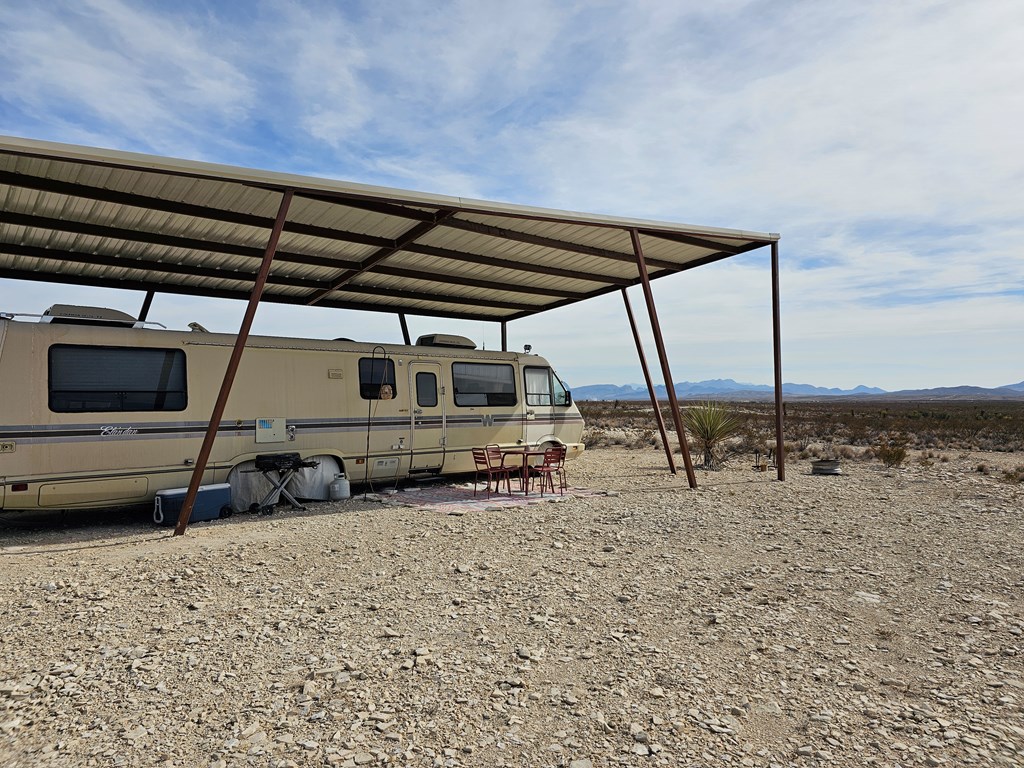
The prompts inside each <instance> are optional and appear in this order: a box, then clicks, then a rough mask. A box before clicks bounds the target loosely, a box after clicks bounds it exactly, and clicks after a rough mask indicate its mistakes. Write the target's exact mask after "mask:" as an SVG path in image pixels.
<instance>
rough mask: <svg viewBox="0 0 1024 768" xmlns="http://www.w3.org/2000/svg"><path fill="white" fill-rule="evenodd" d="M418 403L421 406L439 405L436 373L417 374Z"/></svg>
mask: <svg viewBox="0 0 1024 768" xmlns="http://www.w3.org/2000/svg"><path fill="white" fill-rule="evenodd" d="M416 405H418V406H420V407H421V408H433V407H434V406H436V405H437V376H435V375H434V374H432V373H427V372H421V373H417V374H416Z"/></svg>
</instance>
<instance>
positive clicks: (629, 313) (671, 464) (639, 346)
mask: <svg viewBox="0 0 1024 768" xmlns="http://www.w3.org/2000/svg"><path fill="white" fill-rule="evenodd" d="M622 301H623V302H624V303H625V305H626V317H628V318H629V328H630V330H632V331H633V341H634V342H635V343H636V353H637V355H639V356H640V368H641V369H642V370H643V372H644V382H646V384H647V391H648V392H649V393H650V395H651V406H652V407H653V408H654V418H655V420H656V421H657V422H658V432H659V433H660V434H661V444H662V445H663V446H665V458H667V459H668V468H669V469H670V470H671V471H672V474H673V475H674V474H677V470H676V459H675V457H674V456H673V455H672V446H671V445H670V444H669V442H668V433H667V432H666V431H665V418H664V417H663V416H662V415H661V403H659V402H658V395H657V394H656V393H655V391H654V382H653V381H651V371H650V369H649V368H648V367H647V356H646V355H645V354H644V347H643V343H642V342H641V341H640V332H639V331H638V330H637V328H636V319H635V318H634V317H633V307H632V306H630V303H629V295H628V294H627V293H626V289H625V288H623V289H622Z"/></svg>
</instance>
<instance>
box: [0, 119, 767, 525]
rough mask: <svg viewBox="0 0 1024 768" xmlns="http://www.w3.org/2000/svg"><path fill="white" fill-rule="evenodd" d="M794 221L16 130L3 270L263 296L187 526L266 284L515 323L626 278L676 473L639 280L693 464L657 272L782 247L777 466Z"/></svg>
mask: <svg viewBox="0 0 1024 768" xmlns="http://www.w3.org/2000/svg"><path fill="white" fill-rule="evenodd" d="M778 239H779V236H778V235H777V234H772V233H758V232H748V231H743V230H734V229H718V228H711V227H697V226H691V225H685V224H673V223H666V222H656V221H646V220H640V219H627V218H617V217H611V216H600V215H596V214H584V213H575V212H569V211H560V210H551V209H544V208H531V207H526V206H519V205H510V204H504V203H494V202H487V201H482V200H471V199H466V198H461V197H450V196H445V195H430V194H424V193H420V192H411V191H407V190H399V189H389V188H384V187H374V186H368V185H363V184H353V183H349V182H342V181H334V180H328V179H318V178H312V177H306V176H296V175H291V174H285V173H275V172H270V171H259V170H250V169H245V168H237V167H232V166H224V165H216V164H212V163H200V162H193V161H186V160H177V159H171V158H164V157H155V156H150V155H143V154H136V153H131V152H119V151H114V150H105V149H95V148H89V147H79V146H72V145H67V144H56V143H51V142H43V141H35V140H29V139H22V138H15V137H2V136H0V278H10V279H19V280H37V281H46V282H56V283H73V284H76V285H88V286H100V287H110V288H122V289H129V290H138V291H144V292H145V294H146V298H145V300H144V302H143V305H142V308H141V310H140V313H139V316H140V319H145V317H146V314H147V312H148V310H149V305H150V302H151V301H152V298H153V296H154V294H156V293H160V292H164V293H179V294H190V295H195V296H208V297H217V298H231V299H245V300H247V301H248V307H247V310H246V313H245V317H244V319H243V321H242V325H241V327H240V329H239V332H238V339H237V343H236V346H235V349H234V353H233V355H232V358H231V362H230V363H229V365H228V369H227V371H226V372H225V376H224V380H223V385H222V388H221V393H220V397H219V398H218V402H217V406H216V407H215V409H214V412H213V414H212V415H211V418H210V425H209V428H208V430H207V434H206V438H205V439H204V441H203V446H202V449H201V451H200V453H199V456H198V458H197V460H196V467H195V471H194V473H193V476H192V481H191V483H190V493H189V498H188V499H187V500H186V504H185V508H184V509H183V510H182V518H181V521H179V525H178V528H177V529H176V531H175V532H176V533H178V534H180V533H182V532H184V529H185V523H186V522H187V520H188V516H189V513H190V510H191V502H192V498H193V497H194V494H195V491H196V489H197V488H198V486H199V484H200V479H201V478H202V474H203V471H204V469H205V465H206V462H207V459H208V457H209V453H210V449H211V448H212V446H213V440H214V437H215V435H216V430H217V426H218V424H219V422H220V418H221V416H222V413H223V408H224V405H225V402H226V400H227V394H228V392H230V388H231V384H232V381H233V378H234V375H235V371H236V370H237V365H238V361H239V359H240V358H241V354H242V350H243V348H244V346H245V342H246V339H247V336H248V333H249V329H250V327H251V324H252V320H253V317H254V315H255V311H256V307H257V306H258V304H259V303H260V302H261V301H270V302H277V303H283V304H297V305H318V306H324V307H337V308H344V309H360V310H368V311H374V312H390V313H395V314H397V315H398V316H399V319H400V321H401V323H402V329H403V335H404V336H405V340H406V343H409V339H408V330H407V326H406V322H405V316H406V315H407V314H416V315H428V316H437V317H451V318H465V319H472V320H489V321H494V322H498V323H500V324H501V330H502V334H501V335H502V347H503V348H505V347H506V338H507V337H506V324H507V323H508V322H509V321H511V320H516V319H519V318H523V317H527V316H529V315H532V314H536V313H538V312H544V311H546V310H549V309H553V308H555V307H561V306H565V305H568V304H572V303H575V302H578V301H583V300H585V299H588V298H592V297H595V296H600V295H603V294H606V293H610V292H612V291H619V292H621V294H622V297H623V300H624V302H625V305H626V311H627V317H628V319H629V321H630V324H631V328H632V331H633V336H634V340H635V341H636V346H637V352H638V354H639V356H640V361H641V366H642V368H643V372H644V377H645V381H646V383H647V386H648V389H649V391H650V393H651V399H652V404H653V405H654V412H655V415H656V416H657V417H658V422H659V429H660V431H661V437H662V441H663V444H664V445H665V450H666V456H667V459H668V462H669V467H670V469H671V470H672V472H676V467H675V461H674V458H673V455H672V451H671V448H670V447H669V443H668V438H667V434H666V431H665V427H664V424H663V423H662V420H661V416H660V409H659V407H658V402H657V399H656V396H655V393H654V386H653V383H652V379H651V376H650V372H649V370H648V368H647V363H646V360H645V358H644V353H643V347H642V345H641V343H640V335H639V333H638V331H637V328H636V324H635V322H634V319H633V313H632V309H631V307H630V305H629V299H628V296H627V294H626V288H627V287H629V286H632V285H640V286H641V287H642V290H643V293H644V298H645V303H646V306H647V310H648V314H649V317H650V321H651V326H652V329H653V334H654V341H655V346H656V349H657V352H658V358H659V364H660V367H661V370H662V375H663V377H664V380H665V385H666V388H667V390H668V399H669V403H670V405H671V411H672V414H673V417H674V422H675V424H674V426H675V428H676V432H677V435H678V439H679V443H680V446H681V448H682V454H683V460H684V464H685V468H686V474H687V480H688V482H689V485H690V487H696V478H695V475H694V472H693V467H692V464H691V461H690V454H689V450H688V446H687V442H686V435H685V432H684V429H683V425H682V422H681V419H680V412H679V406H678V403H677V401H676V395H675V391H674V388H673V386H672V375H671V372H670V369H669V362H668V357H667V354H666V351H665V345H664V341H663V337H662V334H661V329H660V325H659V322H658V316H657V311H656V308H655V304H654V298H653V294H652V293H651V285H650V283H651V280H654V279H657V278H659V277H664V276H666V275H671V274H675V273H677V272H681V271H684V270H687V269H692V268H694V267H697V266H700V265H703V264H708V263H711V262H714V261H718V260H720V259H725V258H728V257H730V256H734V255H736V254H740V253H745V252H747V251H752V250H755V249H758V248H763V247H765V246H768V247H770V251H771V286H772V319H773V341H774V343H773V348H774V360H775V406H776V407H775V410H776V447H777V456H778V460H777V467H778V477H779V479H780V480H783V479H785V464H784V454H783V450H782V444H783V430H782V408H781V397H782V373H781V351H780V328H779V284H778Z"/></svg>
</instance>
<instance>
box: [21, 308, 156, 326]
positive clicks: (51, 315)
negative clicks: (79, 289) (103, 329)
mask: <svg viewBox="0 0 1024 768" xmlns="http://www.w3.org/2000/svg"><path fill="white" fill-rule="evenodd" d="M39 322H41V323H61V324H63V325H113V326H115V327H118V328H131V327H132V326H133V325H135V322H136V321H135V318H134V317H132V316H131V315H129V314H127V313H126V312H121V311H119V310H116V309H107V308H106V307H76V306H74V305H72V304H54V305H53V306H52V307H50V308H49V309H48V310H46V311H45V312H43V316H42V318H41V319H40V321H39Z"/></svg>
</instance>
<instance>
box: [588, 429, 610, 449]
mask: <svg viewBox="0 0 1024 768" xmlns="http://www.w3.org/2000/svg"><path fill="white" fill-rule="evenodd" d="M607 444H608V433H607V432H605V431H604V430H603V429H585V430H584V431H583V445H585V446H586V447H587V448H588V449H592V448H599V447H601V446H603V445H607Z"/></svg>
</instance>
